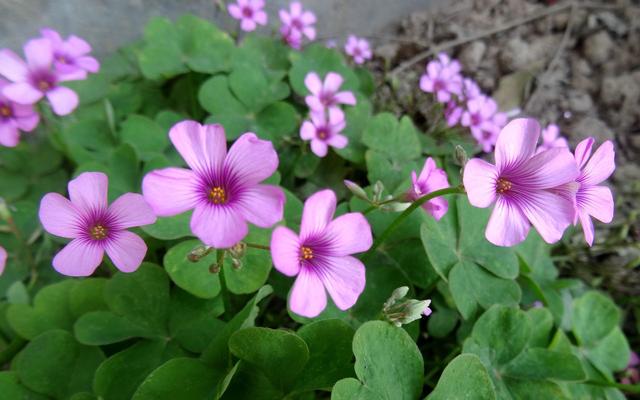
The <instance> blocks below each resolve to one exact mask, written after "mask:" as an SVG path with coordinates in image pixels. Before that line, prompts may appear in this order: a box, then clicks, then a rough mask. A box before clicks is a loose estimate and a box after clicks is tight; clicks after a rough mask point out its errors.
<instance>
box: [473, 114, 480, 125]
mask: <svg viewBox="0 0 640 400" xmlns="http://www.w3.org/2000/svg"><path fill="white" fill-rule="evenodd" d="M480 122H482V118H481V117H480V115H478V114H471V125H479V124H480Z"/></svg>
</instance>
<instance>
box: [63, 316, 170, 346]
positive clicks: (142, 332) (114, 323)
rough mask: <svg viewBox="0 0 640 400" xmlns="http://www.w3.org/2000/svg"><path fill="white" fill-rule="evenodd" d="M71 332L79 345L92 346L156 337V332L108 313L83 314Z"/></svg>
mask: <svg viewBox="0 0 640 400" xmlns="http://www.w3.org/2000/svg"><path fill="white" fill-rule="evenodd" d="M73 331H74V334H75V336H76V338H77V339H78V341H79V342H80V343H82V344H87V345H92V346H100V345H105V344H111V343H117V342H121V341H123V340H127V339H131V338H134V337H149V338H153V337H156V336H158V333H157V332H155V331H151V330H149V329H146V328H144V327H142V326H140V325H138V324H136V323H135V322H133V321H130V320H129V319H127V318H124V317H121V316H119V315H116V314H114V313H112V312H110V311H94V312H89V313H86V314H84V315H83V316H82V317H80V318H79V319H78V321H76V324H75V325H74V328H73Z"/></svg>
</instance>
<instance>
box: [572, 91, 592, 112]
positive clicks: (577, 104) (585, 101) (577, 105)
mask: <svg viewBox="0 0 640 400" xmlns="http://www.w3.org/2000/svg"><path fill="white" fill-rule="evenodd" d="M569 107H570V108H571V109H572V110H573V111H575V112H583V113H585V112H587V111H590V110H591V109H592V108H593V100H592V99H591V96H589V94H588V93H586V92H583V91H580V90H571V91H570V92H569Z"/></svg>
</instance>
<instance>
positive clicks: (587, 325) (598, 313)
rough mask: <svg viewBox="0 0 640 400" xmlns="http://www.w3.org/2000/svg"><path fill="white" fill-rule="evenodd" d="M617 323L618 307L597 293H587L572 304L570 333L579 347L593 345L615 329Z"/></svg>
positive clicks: (618, 319) (618, 317)
mask: <svg viewBox="0 0 640 400" xmlns="http://www.w3.org/2000/svg"><path fill="white" fill-rule="evenodd" d="M619 321H620V311H619V310H618V307H616V305H615V303H614V302H613V301H611V300H610V299H609V298H608V297H605V296H604V295H602V294H600V293H599V292H595V291H590V292H587V293H585V294H584V295H583V296H582V297H580V298H578V299H576V300H574V302H573V317H572V331H573V334H574V335H576V338H577V339H578V343H580V344H581V345H585V346H590V345H594V344H595V343H596V342H597V341H599V340H601V339H602V338H604V337H605V336H607V335H608V334H609V333H610V332H611V331H612V330H613V329H614V328H615V327H617V326H618V322H619Z"/></svg>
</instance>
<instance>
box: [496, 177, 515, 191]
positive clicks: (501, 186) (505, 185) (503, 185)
mask: <svg viewBox="0 0 640 400" xmlns="http://www.w3.org/2000/svg"><path fill="white" fill-rule="evenodd" d="M511 186H512V184H511V182H509V181H508V180H506V179H504V178H500V179H498V184H497V187H496V191H497V192H498V193H501V194H502V193H505V192H508V191H509V190H511Z"/></svg>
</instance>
